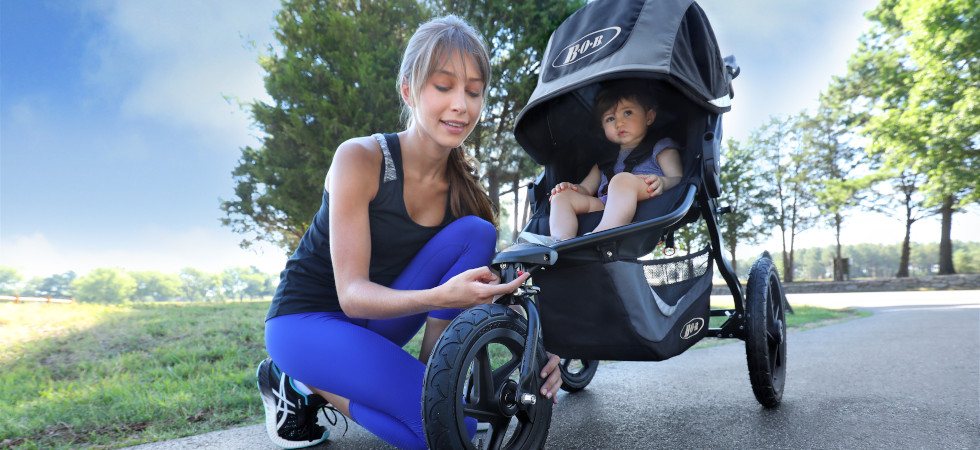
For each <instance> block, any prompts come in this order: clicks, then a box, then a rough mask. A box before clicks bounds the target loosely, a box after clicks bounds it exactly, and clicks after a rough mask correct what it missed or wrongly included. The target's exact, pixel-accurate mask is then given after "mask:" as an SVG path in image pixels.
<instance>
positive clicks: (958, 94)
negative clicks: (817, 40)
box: [844, 0, 980, 273]
mask: <svg viewBox="0 0 980 450" xmlns="http://www.w3.org/2000/svg"><path fill="white" fill-rule="evenodd" d="M868 18H869V19H870V20H871V22H872V24H873V27H872V29H871V30H870V31H868V32H867V33H865V34H864V35H863V36H862V37H861V40H860V47H859V50H858V51H857V52H856V53H855V54H854V55H852V57H851V60H850V62H849V66H850V68H849V71H848V76H847V79H846V80H844V84H846V85H847V86H848V89H849V91H850V93H851V94H852V95H854V96H855V97H856V98H858V99H859V101H860V102H862V103H863V104H864V108H865V110H866V111H865V115H864V118H865V120H864V121H863V128H862V132H863V133H864V134H865V135H866V136H867V137H868V138H869V141H870V144H869V148H868V150H869V152H870V153H872V154H874V155H878V157H879V158H880V160H881V162H882V165H883V167H884V168H885V169H887V170H891V171H893V173H894V172H896V171H900V170H904V169H906V168H907V169H909V170H911V171H912V173H914V174H917V175H922V176H923V177H924V179H923V182H922V183H920V184H919V188H921V192H922V193H923V194H924V198H925V204H926V205H927V206H938V207H939V209H940V213H941V214H942V223H943V225H942V227H941V233H942V234H941V236H940V244H941V245H940V261H939V264H940V267H941V269H940V271H941V273H954V272H955V270H954V268H953V261H952V254H953V251H952V243H951V241H950V230H951V228H952V220H953V219H952V218H953V214H954V213H955V212H956V211H958V210H959V209H961V208H962V207H964V206H966V205H968V204H970V203H974V202H977V201H978V200H980V191H978V189H977V187H978V185H980V181H978V180H980V178H978V177H977V176H976V173H977V170H978V169H980V118H978V117H980V114H978V113H980V2H978V1H977V0H958V1H946V0H884V1H882V2H880V3H879V5H878V6H877V8H875V9H874V10H873V11H871V12H870V13H868Z"/></svg>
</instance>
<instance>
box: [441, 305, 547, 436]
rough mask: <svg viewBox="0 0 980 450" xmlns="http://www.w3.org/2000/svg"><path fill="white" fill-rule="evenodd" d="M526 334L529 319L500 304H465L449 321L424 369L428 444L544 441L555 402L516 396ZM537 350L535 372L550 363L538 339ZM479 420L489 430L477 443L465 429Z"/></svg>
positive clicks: (538, 384) (537, 386) (537, 387)
mask: <svg viewBox="0 0 980 450" xmlns="http://www.w3.org/2000/svg"><path fill="white" fill-rule="evenodd" d="M526 340H527V320H526V319H525V318H524V317H523V316H521V315H520V314H518V313H517V312H516V311H514V310H512V309H510V308H508V307H506V306H503V305H498V304H487V305H480V306H477V307H474V308H470V309H468V310H466V311H464V312H463V313H461V314H460V315H459V316H457V317H456V319H454V320H453V321H452V323H450V324H449V326H448V327H447V328H446V331H444V332H443V334H442V336H440V338H439V341H438V342H437V343H436V346H435V348H434V349H433V351H432V356H431V357H430V359H429V364H428V366H427V367H426V370H425V385H424V387H423V398H422V420H423V422H424V426H425V438H426V443H427V444H428V446H429V448H454V449H456V448H465V449H475V448H495V449H497V448H502V449H532V448H534V449H536V448H542V447H543V446H544V443H545V440H546V439H547V437H548V427H549V426H550V425H551V408H552V403H551V402H550V401H546V400H545V401H537V402H534V403H532V404H521V403H520V402H518V400H517V398H516V395H515V394H516V392H517V384H518V380H519V379H520V374H521V359H522V356H523V354H524V346H525V341H526ZM537 351H538V357H537V358H536V359H537V361H538V362H539V364H540V365H541V367H538V368H536V369H535V373H537V372H538V371H540V370H541V368H542V367H543V365H544V364H545V363H546V362H547V357H546V355H545V352H544V347H543V346H542V345H541V343H540V342H539V343H538V349H537ZM535 379H536V380H538V383H537V384H536V386H535V388H536V389H540V384H541V380H540V378H535ZM542 400H543V399H542ZM477 422H479V423H481V424H487V425H488V427H487V428H488V429H487V432H486V435H478V436H476V438H477V439H475V441H476V442H474V438H473V437H472V436H470V434H469V433H470V431H468V430H467V429H468V428H470V429H471V430H472V429H473V427H474V426H475V425H476V423H477Z"/></svg>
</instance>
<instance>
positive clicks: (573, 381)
mask: <svg viewBox="0 0 980 450" xmlns="http://www.w3.org/2000/svg"><path fill="white" fill-rule="evenodd" d="M558 368H559V369H560V370H561V388H562V390H563V391H565V392H578V391H581V390H582V389H585V387H586V386H588V385H589V383H591V382H592V377H594V376H595V371H596V369H598V368H599V360H597V359H563V360H561V364H559V366H558Z"/></svg>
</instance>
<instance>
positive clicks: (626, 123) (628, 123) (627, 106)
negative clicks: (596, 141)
mask: <svg viewBox="0 0 980 450" xmlns="http://www.w3.org/2000/svg"><path fill="white" fill-rule="evenodd" d="M656 116H657V113H656V112H654V111H653V110H652V109H645V108H643V106H642V105H640V104H639V103H637V102H636V101H635V100H633V99H626V98H624V99H620V100H619V102H618V103H616V106H613V107H612V108H609V110H608V111H606V112H604V113H602V130H603V131H605V133H606V139H609V141H610V142H613V143H616V144H619V148H620V149H627V148H635V147H636V146H637V145H639V144H640V141H642V140H643V138H644V137H645V136H646V134H647V127H648V126H650V124H652V123H653V119H654V118H656Z"/></svg>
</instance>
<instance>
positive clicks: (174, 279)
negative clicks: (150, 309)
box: [130, 271, 182, 302]
mask: <svg viewBox="0 0 980 450" xmlns="http://www.w3.org/2000/svg"><path fill="white" fill-rule="evenodd" d="M130 275H132V276H133V279H135V280H136V294H135V295H134V296H133V300H135V301H138V302H145V301H169V300H174V299H176V298H177V297H179V296H180V294H181V292H182V290H181V284H180V283H181V280H180V278H179V277H178V276H176V275H174V274H166V273H163V272H157V271H133V272H130Z"/></svg>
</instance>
